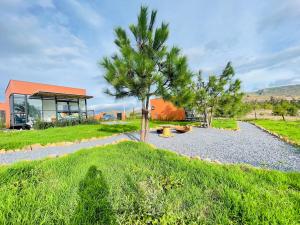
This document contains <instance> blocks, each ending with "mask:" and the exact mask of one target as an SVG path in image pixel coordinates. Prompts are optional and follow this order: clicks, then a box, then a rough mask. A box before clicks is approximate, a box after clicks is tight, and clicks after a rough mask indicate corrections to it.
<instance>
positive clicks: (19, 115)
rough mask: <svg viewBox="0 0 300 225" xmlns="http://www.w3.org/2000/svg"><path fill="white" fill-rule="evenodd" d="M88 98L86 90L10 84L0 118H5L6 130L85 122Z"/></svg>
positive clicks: (21, 83) (1, 106) (19, 82)
mask: <svg viewBox="0 0 300 225" xmlns="http://www.w3.org/2000/svg"><path fill="white" fill-rule="evenodd" d="M90 98H92V96H88V95H86V90H85V89H80V88H72V87H63V86H56V85H49V84H41V83H33V82H26V81H18V80H10V81H9V83H8V85H7V88H6V90H5V102H4V103H0V115H2V117H5V121H6V127H7V128H15V127H23V126H26V124H27V125H31V124H32V123H34V121H36V120H42V121H45V122H53V121H57V120H62V119H79V118H87V116H88V110H87V99H90ZM3 115H4V116H3Z"/></svg>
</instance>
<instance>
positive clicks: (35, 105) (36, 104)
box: [27, 96, 42, 122]
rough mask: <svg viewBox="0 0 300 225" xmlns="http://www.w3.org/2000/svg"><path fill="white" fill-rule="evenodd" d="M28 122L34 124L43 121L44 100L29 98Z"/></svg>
mask: <svg viewBox="0 0 300 225" xmlns="http://www.w3.org/2000/svg"><path fill="white" fill-rule="evenodd" d="M27 109H28V121H30V122H34V121H36V120H39V119H41V115H42V100H41V99H36V98H30V97H29V96H28V98H27Z"/></svg>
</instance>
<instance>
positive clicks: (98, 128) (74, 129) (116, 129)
mask: <svg viewBox="0 0 300 225" xmlns="http://www.w3.org/2000/svg"><path fill="white" fill-rule="evenodd" d="M136 129H137V127H136V126H135V125H132V124H116V125H113V126H111V125H105V124H97V125H94V124H93V125H77V126H70V127H56V128H49V129H46V130H30V131H14V132H1V131H0V149H4V150H8V149H20V148H23V147H25V146H29V145H32V144H36V143H39V144H41V145H46V144H49V143H55V142H65V141H70V142H71V141H76V140H81V139H88V138H92V137H106V136H111V135H112V134H115V133H122V132H128V131H133V130H136Z"/></svg>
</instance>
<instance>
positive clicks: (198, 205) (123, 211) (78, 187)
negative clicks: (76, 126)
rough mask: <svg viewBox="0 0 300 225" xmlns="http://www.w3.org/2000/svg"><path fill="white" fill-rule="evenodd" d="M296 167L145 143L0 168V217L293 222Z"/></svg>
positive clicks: (299, 193)
mask: <svg viewBox="0 0 300 225" xmlns="http://www.w3.org/2000/svg"><path fill="white" fill-rule="evenodd" d="M299 221H300V174H299V173H284V172H279V171H268V170H261V169H252V168H250V167H247V166H237V165H235V166H234V165H230V166H229V165H227V166H225V165H216V164H210V163H206V162H202V161H199V160H191V159H189V158H186V157H180V156H178V155H176V154H174V153H171V152H168V151H163V150H158V149H153V148H151V147H150V146H148V145H146V144H143V143H133V142H123V143H120V144H118V145H109V146H105V147H98V148H94V149H91V150H84V151H80V152H77V153H74V154H72V155H69V156H65V157H62V158H56V159H48V160H42V161H34V162H24V163H19V164H17V165H14V166H5V167H2V168H1V167H0V224H298V222H299Z"/></svg>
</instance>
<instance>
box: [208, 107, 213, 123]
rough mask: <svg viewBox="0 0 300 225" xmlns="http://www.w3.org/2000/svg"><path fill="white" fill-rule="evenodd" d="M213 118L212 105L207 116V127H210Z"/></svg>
mask: <svg viewBox="0 0 300 225" xmlns="http://www.w3.org/2000/svg"><path fill="white" fill-rule="evenodd" d="M212 120H213V107H211V108H210V117H209V124H208V127H211V125H212Z"/></svg>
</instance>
